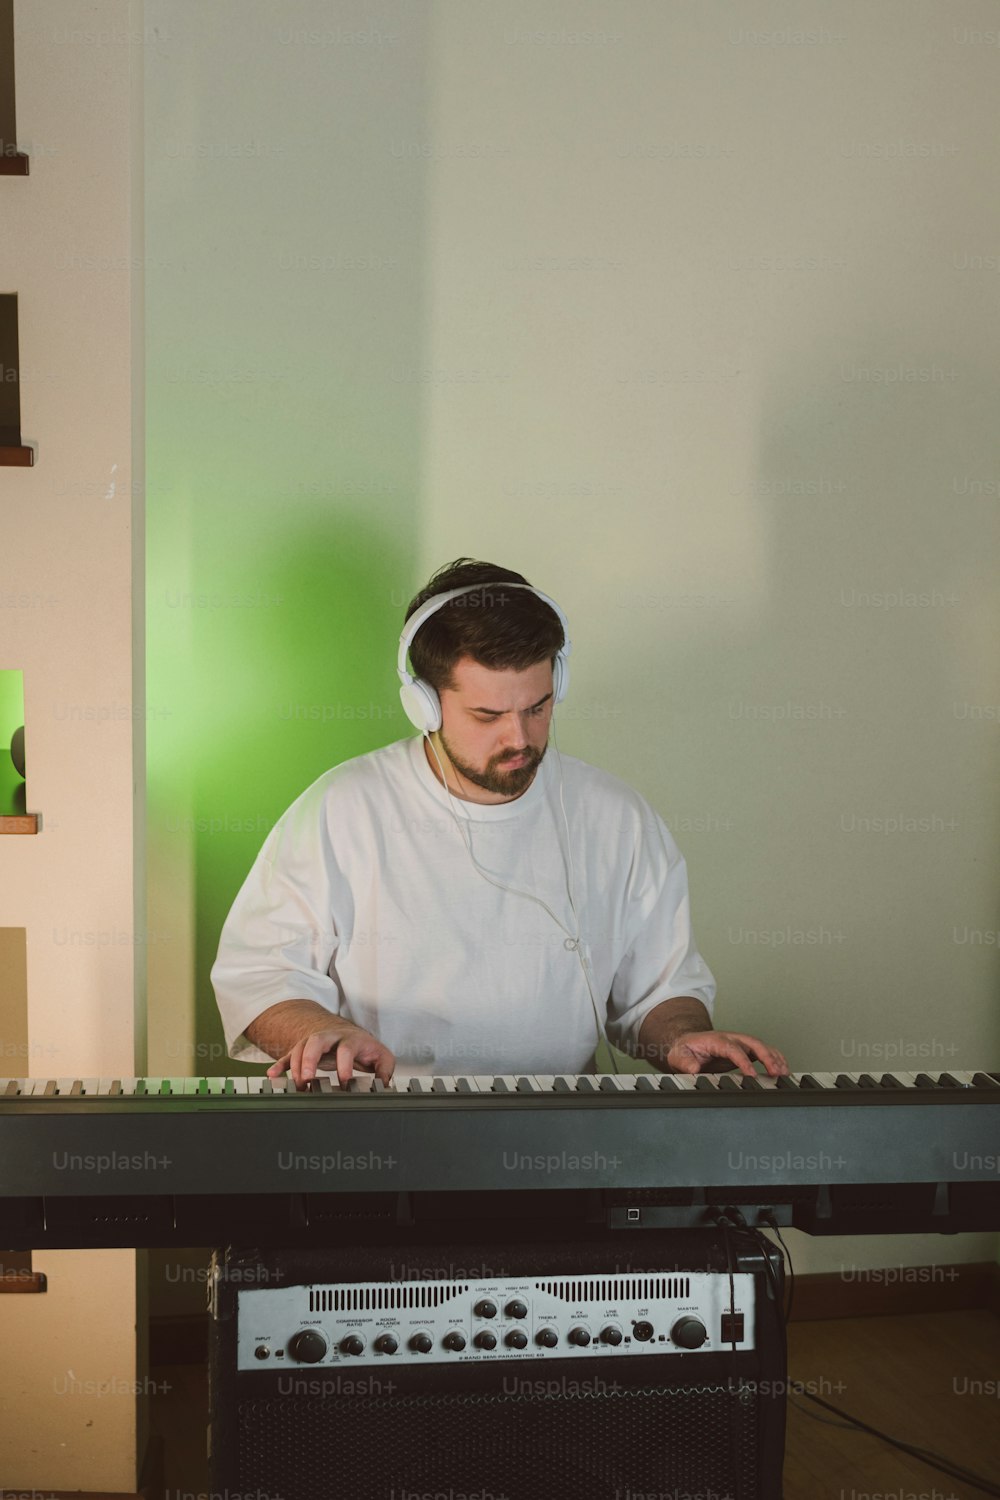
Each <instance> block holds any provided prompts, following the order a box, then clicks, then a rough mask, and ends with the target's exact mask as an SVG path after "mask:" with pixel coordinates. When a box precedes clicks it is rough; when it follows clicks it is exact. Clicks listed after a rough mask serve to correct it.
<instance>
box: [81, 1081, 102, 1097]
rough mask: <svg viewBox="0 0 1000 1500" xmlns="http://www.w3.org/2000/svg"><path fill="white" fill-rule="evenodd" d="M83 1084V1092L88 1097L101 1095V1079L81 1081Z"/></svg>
mask: <svg viewBox="0 0 1000 1500" xmlns="http://www.w3.org/2000/svg"><path fill="white" fill-rule="evenodd" d="M81 1082H82V1084H83V1092H84V1093H85V1094H86V1095H88V1096H89V1095H91V1094H98V1093H100V1089H101V1080H100V1079H99V1078H84V1079H81Z"/></svg>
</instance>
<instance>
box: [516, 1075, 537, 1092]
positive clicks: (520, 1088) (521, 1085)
mask: <svg viewBox="0 0 1000 1500" xmlns="http://www.w3.org/2000/svg"><path fill="white" fill-rule="evenodd" d="M514 1092H515V1093H516V1094H534V1093H537V1092H538V1091H537V1089H536V1088H535V1085H534V1084H533V1083H532V1081H531V1079H530V1078H524V1077H521V1078H519V1079H518V1080H517V1083H516V1084H515V1085H514Z"/></svg>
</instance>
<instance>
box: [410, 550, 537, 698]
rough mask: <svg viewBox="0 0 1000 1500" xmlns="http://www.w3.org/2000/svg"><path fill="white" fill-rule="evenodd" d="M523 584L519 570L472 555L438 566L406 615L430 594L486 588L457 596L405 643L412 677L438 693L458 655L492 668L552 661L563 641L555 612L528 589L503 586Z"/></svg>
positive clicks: (448, 683)
mask: <svg viewBox="0 0 1000 1500" xmlns="http://www.w3.org/2000/svg"><path fill="white" fill-rule="evenodd" d="M527 582H528V580H527V579H526V578H525V577H524V576H523V575H522V574H521V573H512V572H511V570H510V569H509V568H498V567H497V565H496V564H495V563H485V562H476V561H475V560H474V559H473V558H471V557H458V558H456V559H455V561H454V562H453V563H448V564H447V566H446V567H443V568H439V569H438V571H437V572H436V573H435V574H434V576H433V578H431V579H430V581H429V582H428V584H427V586H426V588H422V589H421V590H420V593H419V594H417V595H416V596H415V598H413V599H411V601H410V604H409V608H408V609H407V611H406V618H407V619H409V618H410V616H411V615H412V614H413V613H414V611H416V610H418V609H419V608H420V606H421V604H424V603H426V601H427V600H428V599H433V597H434V595H435V594H446V593H447V592H448V590H449V589H459V588H466V587H468V586H469V585H470V584H477V583H480V584H490V585H491V587H489V588H482V589H475V590H473V591H471V592H470V593H468V594H460V595H459V597H458V598H457V599H452V600H450V601H449V602H448V603H447V604H445V605H442V607H441V608H440V609H439V610H438V611H437V612H436V613H435V614H433V615H431V617H430V619H429V620H425V621H424V623H423V625H421V627H420V629H419V630H418V631H417V633H416V635H415V636H414V638H413V641H412V642H411V645H410V661H411V662H412V664H413V670H414V673H415V675H416V676H417V677H422V678H423V680H424V681H425V682H429V683H430V685H431V687H432V688H434V690H435V692H438V693H440V692H441V691H442V689H443V688H450V687H451V686H452V676H451V674H452V669H453V668H454V666H455V663H456V662H457V661H459V660H460V659H461V658H462V657H463V656H471V657H472V658H473V660H474V661H477V662H479V663H480V664H481V665H482V666H484V667H491V668H493V670H494V671H500V670H504V669H509V668H512V669H513V670H514V671H516V672H523V671H524V670H525V668H526V667H533V666H534V665H535V663H536V662H540V661H543V660H545V658H546V657H547V658H548V659H549V660H550V661H554V660H555V656H556V652H557V651H558V650H559V649H560V647H561V646H563V645H564V644H565V636H564V633H563V628H562V626H561V625H560V623H559V616H558V615H557V614H556V613H555V611H554V610H553V609H552V608H551V607H550V606H549V605H548V604H546V603H545V601H544V599H539V597H538V595H537V594H532V593H531V592H530V591H529V590H528V589H526V588H517V589H505V588H503V587H502V585H503V584H504V583H522V584H524V583H527Z"/></svg>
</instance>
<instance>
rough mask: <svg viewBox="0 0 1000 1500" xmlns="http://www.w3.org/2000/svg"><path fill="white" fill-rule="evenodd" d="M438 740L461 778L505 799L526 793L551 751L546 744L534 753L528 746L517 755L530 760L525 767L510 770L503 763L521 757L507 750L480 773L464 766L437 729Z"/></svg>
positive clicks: (496, 756)
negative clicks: (543, 759)
mask: <svg viewBox="0 0 1000 1500" xmlns="http://www.w3.org/2000/svg"><path fill="white" fill-rule="evenodd" d="M438 739H439V740H440V741H441V744H442V745H443V746H444V748H445V751H446V753H447V755H448V759H449V760H450V761H451V763H452V765H453V766H454V767H455V770H456V771H458V773H459V775H461V776H464V777H465V779H466V781H471V782H472V784H473V786H478V787H482V789H483V791H484V792H496V793H497V794H498V795H499V796H502V797H519V796H520V794H521V793H522V792H523V791H526V790H527V788H528V787H529V786H530V785H531V783H532V781H533V780H534V776H535V772H536V771H537V770H538V767H539V766H540V765H541V763H542V758H543V756H544V755H545V751H546V750H547V749H548V746H547V745H543V746H542V748H541V750H534V749H532V747H531V746H530V745H527V746H526V747H525V749H524V750H523V751H520V752H518V754H523V755H526V756H527V757H528V759H527V761H526V762H525V763H524V765H523V766H511V767H510V768H509V769H508V770H504V769H503V761H504V760H505V759H506V760H516V759H517V758H518V754H513V753H512V752H511V751H509V750H508V751H505V752H504V755H502V756H500V755H494V756H491V758H490V759H489V760H488V761H487V762H486V766H485V769H484V770H482V771H477V770H476V769H475V767H474V766H468V765H465V764H464V762H463V761H460V760H459V759H458V756H457V755H456V754H455V752H454V750H452V748H451V746H450V745H449V744H448V741H447V740H446V739H445V737H444V734H443V732H442V731H441V730H440V729H439V730H438Z"/></svg>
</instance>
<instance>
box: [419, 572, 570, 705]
mask: <svg viewBox="0 0 1000 1500" xmlns="http://www.w3.org/2000/svg"><path fill="white" fill-rule="evenodd" d="M490 588H497V589H527V590H528V591H529V593H532V594H534V595H536V597H537V598H539V599H541V600H542V601H543V603H545V604H547V605H548V606H549V608H550V609H551V610H552V611H553V612H554V613H555V615H556V618H557V619H558V621H559V623H560V625H561V626H562V629H563V643H562V645H561V646H560V648H559V650H558V651H557V652H556V658H555V662H554V664H553V668H552V696H553V699H554V701H555V702H556V703H561V702H562V700H563V698H565V696H566V689H567V688H568V687H569V662H568V660H567V658H568V657H569V654H570V652H571V651H572V649H573V644H572V642H571V640H570V638H569V621H568V620H567V619H566V616H565V615H564V614H563V612H562V610H561V609H560V608H559V605H558V604H557V603H556V601H555V600H554V599H550V598H549V596H548V594H543V593H542V591H541V589H536V588H534V587H533V586H532V585H531V584H530V583H510V582H509V581H508V580H507V579H505V578H495V579H490V580H488V581H487V582H486V583H470V584H466V585H464V587H462V588H457V589H447V590H446V591H445V592H444V593H443V594H435V595H434V596H433V597H432V598H430V599H426V600H425V601H424V603H423V604H421V606H420V608H419V609H417V610H414V612H413V614H412V615H411V616H410V618H409V619H408V620H407V622H406V624H405V625H404V627H403V630H402V632H401V634H400V637H399V651H398V654H397V657H396V673H397V676H398V677H399V683H400V687H399V697H400V701H401V702H402V705H403V710H404V712H405V713H406V716H407V718H408V719H409V720H410V723H411V724H412V725H413V726H414V728H415V729H419V730H420V731H421V732H422V733H423V734H433V732H434V730H435V729H440V727H441V701H440V699H439V698H438V695H437V693H436V692H435V690H434V688H433V687H432V686H431V684H430V683H429V682H424V681H423V679H422V678H419V677H414V676H412V674H411V673H410V672H409V670H408V669H407V665H406V655H407V652H408V651H409V649H410V644H411V642H412V640H413V638H414V636H415V635H416V634H417V631H418V630H419V629H420V627H421V626H422V625H423V624H424V622H425V621H426V620H429V619H430V617H431V615H433V614H436V613H437V611H438V610H439V609H443V608H444V606H445V605H446V604H448V603H449V602H450V601H451V600H452V599H457V598H458V597H459V595H460V594H474V593H477V592H479V591H480V590H482V589H490Z"/></svg>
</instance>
